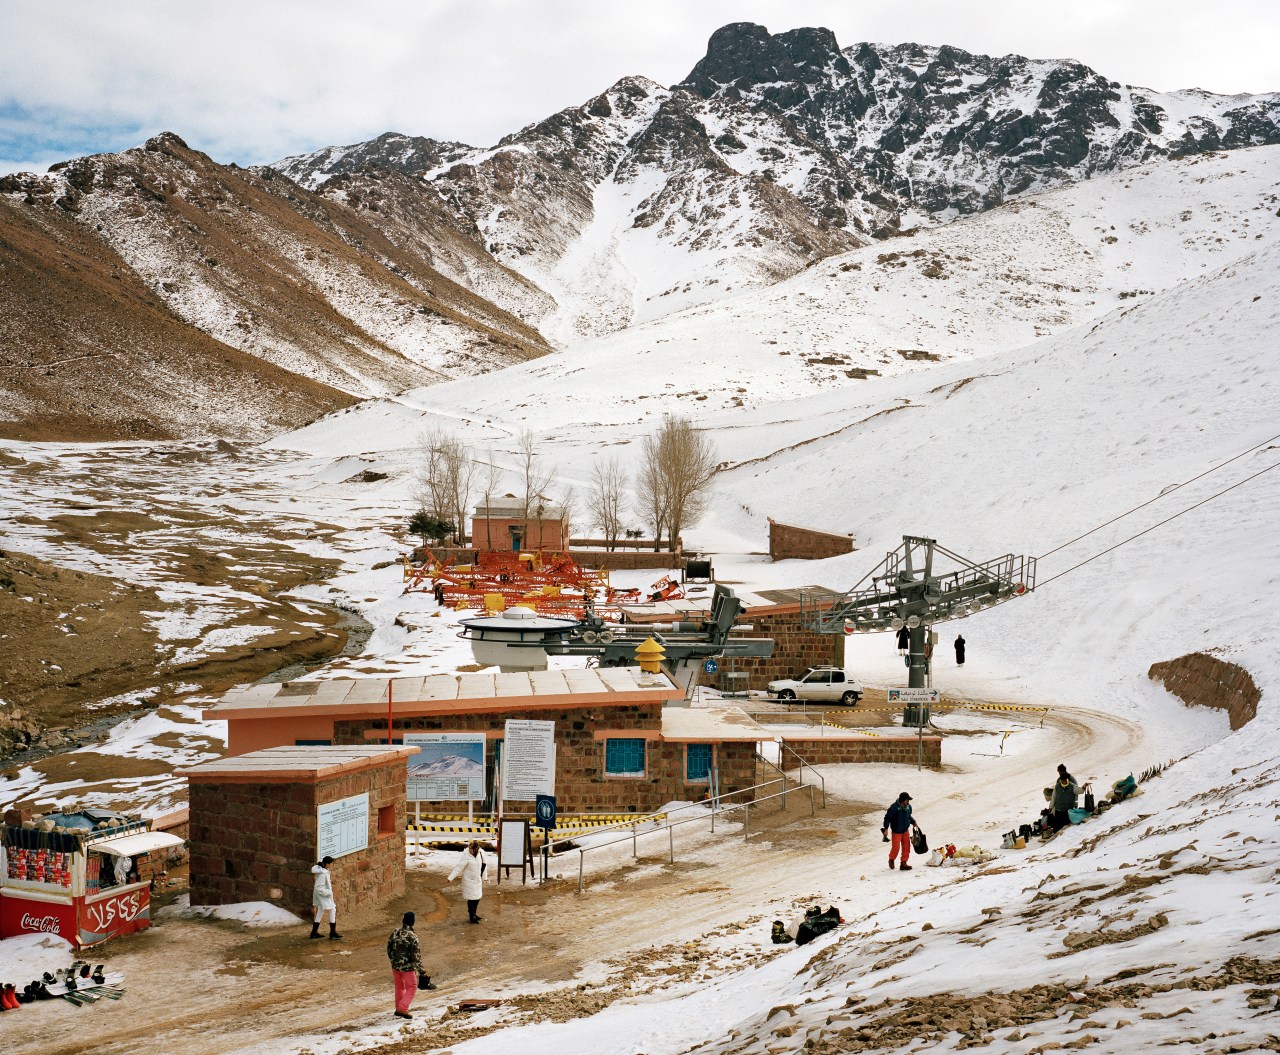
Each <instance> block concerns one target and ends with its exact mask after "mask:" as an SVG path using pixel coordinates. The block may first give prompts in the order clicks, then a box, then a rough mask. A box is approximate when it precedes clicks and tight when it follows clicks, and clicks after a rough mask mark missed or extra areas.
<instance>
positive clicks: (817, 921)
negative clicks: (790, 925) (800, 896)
mask: <svg viewBox="0 0 1280 1055" xmlns="http://www.w3.org/2000/svg"><path fill="white" fill-rule="evenodd" d="M843 922H844V921H843V920H842V919H841V918H840V910H839V909H837V908H836V907H835V906H834V905H832V906H830V907H829V908H828V909H827V911H826V912H823V911H822V910H821V909H819V908H818V907H817V906H816V905H815V906H814V907H813V908H811V909H809V910H808V911H806V912H805V914H804V922H802V923H801V924H800V926H799V928H798V929H797V930H796V944H797V945H808V944H809V942H811V941H813V939H814V938H816V937H817V936H818V935H819V934H826V933H827V931H829V930H834V929H835V928H836V927H838V926H839V925H840V924H841V923H843Z"/></svg>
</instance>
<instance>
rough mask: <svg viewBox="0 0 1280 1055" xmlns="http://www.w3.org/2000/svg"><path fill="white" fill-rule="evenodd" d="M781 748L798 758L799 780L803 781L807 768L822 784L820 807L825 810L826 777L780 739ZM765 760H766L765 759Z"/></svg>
mask: <svg viewBox="0 0 1280 1055" xmlns="http://www.w3.org/2000/svg"><path fill="white" fill-rule="evenodd" d="M782 749H783V750H784V751H790V752H791V754H792V755H794V756H795V757H796V758H797V759H799V761H800V780H801V782H802V783H803V781H804V771H805V770H806V769H808V770H809V772H810V773H812V774H813V775H814V776H815V777H817V778H818V783H819V784H821V785H822V808H823V809H824V810H825V809H826V808H827V778H826V777H824V776H823V775H822V774H821V773H819V772H818V771H817V770H816V769H814V768H813V766H812V765H811V764H810V763H808V762H806V761H805V760H804V758H803V757H801V756H800V755H799V754H797V753H796V752H795V751H793V750H792V749H791V748H790V747H788V746H787V742H786V741H785V740H783V741H782ZM778 757H779V759H781V757H782V756H781V755H779V756H778ZM766 761H768V760H767V759H766Z"/></svg>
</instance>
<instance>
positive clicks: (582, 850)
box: [542, 780, 817, 894]
mask: <svg viewBox="0 0 1280 1055" xmlns="http://www.w3.org/2000/svg"><path fill="white" fill-rule="evenodd" d="M777 783H778V781H776V780H770V781H767V782H766V784H777ZM758 786H759V787H764V786H766V785H763V784H762V785H758ZM806 789H807V790H808V792H809V816H811V817H816V816H817V805H816V802H815V800H814V797H813V785H811V784H802V785H799V786H797V787H794V788H789V789H786V790H783V791H776V792H774V793H773V794H772V795H765V796H764V797H763V798H756V799H748V800H747V801H746V802H735V803H734V804H733V805H732V806H723V807H722V806H719V805H718V804H717V803H715V802H712V803H711V830H712V831H715V819H716V815H717V814H718V813H732V812H733V811H734V810H743V811H745V812H744V813H743V820H742V837H743V840H744V841H745V840H747V839H749V838H750V837H751V807H752V806H759V805H760V804H761V803H764V802H768V801H770V800H771V799H777V798H781V799H783V800H784V801H785V800H786V796H787V795H793V794H795V793H796V792H797V791H804V790H806ZM743 790H744V791H745V790H749V789H745V788H744V789H743ZM721 797H722V798H723V797H724V796H721ZM689 805H692V806H697V805H702V804H701V803H689ZM674 812H676V811H675V810H672V811H670V813H668V815H667V816H668V817H670V815H671V813H674ZM703 819H704V818H702V817H685V818H683V819H682V820H678V821H673V820H668V821H667V823H666V824H663V825H660V826H659V827H656V828H653V829H651V830H650V831H647V832H641V833H640V834H642V835H654V834H656V833H658V832H660V831H662V830H663V829H664V828H665V829H666V831H667V854H668V860H669V861H670V863H671V864H675V863H676V837H675V830H676V828H677V827H678V826H679V825H681V824H690V823H692V822H694V821H698V820H703ZM626 841H627V840H626V836H623V837H622V838H621V839H611V840H610V841H609V842H607V843H597V844H595V845H594V846H579V847H578V893H579V894H581V893H582V890H583V885H584V883H585V869H586V859H587V852H588V851H589V850H603V849H604V848H605V847H607V846H616V845H617V844H618V843H622V842H626ZM631 841H632V855H633V856H634V857H639V853H638V852H637V848H636V832H635V831H634V829H633V831H632V834H631ZM542 853H543V863H544V867H545V863H546V860H547V848H546V847H545V846H544V847H543V851H542Z"/></svg>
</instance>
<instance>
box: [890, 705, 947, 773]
mask: <svg viewBox="0 0 1280 1055" xmlns="http://www.w3.org/2000/svg"><path fill="white" fill-rule="evenodd" d="M938 695H939V694H938V690H937V689H890V690H889V692H888V696H889V702H890V703H891V704H892V703H900V704H902V705H903V708H902V724H903V725H904V726H910V725H914V726H915V727H916V730H917V732H916V769H922V768H923V767H924V727H925V726H926V725H928V724H929V712H930V710H931V708H932V707H934V706H935V705H936V704H937V702H938Z"/></svg>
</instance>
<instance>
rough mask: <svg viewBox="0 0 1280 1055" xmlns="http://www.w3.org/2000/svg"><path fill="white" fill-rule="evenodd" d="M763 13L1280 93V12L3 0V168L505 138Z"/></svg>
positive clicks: (965, 0)
mask: <svg viewBox="0 0 1280 1055" xmlns="http://www.w3.org/2000/svg"><path fill="white" fill-rule="evenodd" d="M744 21H750V22H759V23H761V24H762V25H764V26H766V27H768V29H769V30H770V31H771V32H775V33H777V32H780V31H782V30H786V29H792V28H795V27H796V26H815V25H816V26H826V27H828V28H830V29H832V30H833V31H834V32H835V34H836V37H837V39H838V40H839V41H840V44H841V46H842V47H847V46H849V45H850V44H855V43H857V42H859V41H864V40H870V41H876V42H883V43H901V42H903V41H914V42H916V43H920V44H953V45H956V46H958V47H961V48H964V49H965V50H967V51H974V52H982V53H986V54H995V55H1004V54H1008V53H1011V52H1014V53H1018V54H1023V55H1029V56H1032V57H1035V58H1066V57H1069V58H1075V59H1079V60H1080V61H1082V62H1084V63H1087V64H1088V65H1090V66H1093V67H1094V68H1095V69H1097V70H1098V71H1099V72H1101V73H1103V74H1105V75H1106V76H1107V77H1109V78H1111V79H1113V80H1118V81H1122V82H1125V83H1128V84H1139V85H1143V86H1146V87H1150V88H1157V89H1161V90H1172V89H1176V88H1188V87H1198V88H1205V89H1208V90H1210V91H1216V92H1224V93H1236V92H1266V91H1278V90H1280V47H1277V44H1278V43H1280V3H1277V2H1276V0H1216V2H1214V3H1205V2H1203V0H1197V2H1190V0H1163V2H1153V0H1141V2H1138V0H1113V2H1099V0H1064V2H1062V3H1059V4H1043V3H1036V2H1035V0H1014V2H1006V0H981V2H970V0H945V2H942V0H911V2H909V3H907V2H902V0H880V2H878V3H875V4H871V3H863V2H861V0H785V2H784V0H768V2H766V0H737V2H728V0H683V2H679V0H653V2H647V0H631V2H625V3H619V2H614V0H416V2H409V0H357V2H351V0H342V2H333V0H206V2H204V3H187V2H183V0H176V2H175V0H163V2H152V0H127V2H126V0H117V2H104V0H52V2H51V0H36V2H29V0H0V172H11V171H15V170H20V169H21V170H36V171H43V170H44V169H45V168H47V167H48V165H49V164H51V163H52V162H54V161H59V160H62V159H65V158H68V157H75V156H78V155H82V154H87V153H96V152H99V151H107V150H121V149H124V148H126V147H130V146H136V145H138V144H139V143H141V142H143V141H144V140H146V139H147V138H148V137H149V136H152V135H155V134H156V133H157V132H160V131H166V130H167V131H173V132H176V133H178V134H179V135H180V136H182V137H183V138H184V139H185V140H186V141H187V142H188V143H190V144H191V145H192V146H194V147H197V148H198V149H200V150H203V151H206V152H207V153H209V154H211V155H212V156H213V157H214V159H215V160H217V161H221V162H224V163H225V162H231V161H235V162H238V163H239V164H242V165H247V164H257V163H262V162H269V161H274V160H277V159H279V158H281V157H284V156H286V155H288V154H295V153H300V152H303V151H307V150H312V149H315V148H317V147H321V146H326V145H329V144H334V143H352V142H359V141H361V140H364V139H369V138H372V137H373V136H375V135H377V134H378V133H380V132H385V131H398V132H405V133H409V134H413V135H427V136H432V137H434V138H437V139H456V140H461V141H463V142H466V143H470V144H472V145H475V146H488V145H490V144H492V143H493V142H495V141H496V140H497V139H499V138H500V137H501V136H503V135H505V134H507V133H508V132H513V131H515V130H517V129H519V128H521V127H522V126H524V125H526V124H528V123H530V122H531V121H535V120H539V119H541V118H543V117H546V116H548V115H549V114H552V113H554V112H555V111H557V110H559V109H562V108H564V107H566V106H572V105H576V104H578V103H581V102H584V101H585V100H586V99H588V98H590V97H591V96H592V95H595V94H597V93H598V92H600V91H602V90H603V89H605V88H606V87H608V86H609V85H610V84H612V83H613V82H614V81H616V80H617V79H618V78H619V77H623V76H626V75H628V74H641V75H644V76H647V77H651V78H653V79H654V80H656V81H659V82H661V83H663V84H672V83H674V82H676V81H679V80H681V79H683V77H684V76H685V74H687V73H688V71H689V70H690V68H691V67H692V66H693V64H694V63H695V62H697V60H698V59H699V58H700V57H701V56H702V54H703V51H704V49H705V45H706V41H707V37H708V36H709V35H710V34H711V32H712V31H713V30H715V29H716V28H717V27H719V26H721V25H724V24H725V23H728V22H744Z"/></svg>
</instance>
